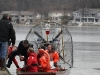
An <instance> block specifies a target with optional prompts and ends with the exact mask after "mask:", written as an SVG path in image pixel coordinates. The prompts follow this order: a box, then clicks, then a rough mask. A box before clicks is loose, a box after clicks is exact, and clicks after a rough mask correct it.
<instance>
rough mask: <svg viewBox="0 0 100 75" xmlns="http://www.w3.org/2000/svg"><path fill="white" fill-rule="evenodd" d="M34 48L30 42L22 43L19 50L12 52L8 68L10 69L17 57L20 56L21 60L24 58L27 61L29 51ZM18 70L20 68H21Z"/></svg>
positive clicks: (24, 41)
mask: <svg viewBox="0 0 100 75" xmlns="http://www.w3.org/2000/svg"><path fill="white" fill-rule="evenodd" d="M32 46H33V45H32V44H30V43H29V41H28V40H23V41H20V43H19V45H18V48H17V50H14V51H12V52H11V54H10V56H9V59H8V63H7V65H6V67H8V68H10V66H11V64H12V61H13V59H14V57H15V56H16V55H19V57H20V58H21V56H24V58H25V59H27V57H28V56H27V50H28V48H29V47H32ZM17 68H19V66H18V67H17Z"/></svg>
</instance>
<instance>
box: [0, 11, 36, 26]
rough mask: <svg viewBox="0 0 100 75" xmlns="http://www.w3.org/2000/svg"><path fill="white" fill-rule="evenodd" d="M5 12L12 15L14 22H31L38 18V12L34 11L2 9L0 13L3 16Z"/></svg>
mask: <svg viewBox="0 0 100 75" xmlns="http://www.w3.org/2000/svg"><path fill="white" fill-rule="evenodd" d="M4 13H8V14H9V15H10V17H11V18H12V23H21V24H30V23H33V22H34V20H35V19H36V14H35V12H32V11H2V12H1V14H0V15H1V16H2V15H3V14H4ZM1 16H0V17H1Z"/></svg>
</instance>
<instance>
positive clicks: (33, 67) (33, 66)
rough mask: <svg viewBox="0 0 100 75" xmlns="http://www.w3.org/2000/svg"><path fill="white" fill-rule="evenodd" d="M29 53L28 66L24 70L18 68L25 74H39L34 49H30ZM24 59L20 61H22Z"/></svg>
mask: <svg viewBox="0 0 100 75" xmlns="http://www.w3.org/2000/svg"><path fill="white" fill-rule="evenodd" d="M27 53H28V58H27V59H26V65H25V66H24V67H23V68H18V69H17V70H18V71H24V72H38V67H37V66H38V64H37V63H38V62H37V55H36V53H35V52H34V49H33V48H31V47H30V48H29V49H28V51H27ZM23 59H24V58H23ZM23 59H20V60H21V61H22V60H23Z"/></svg>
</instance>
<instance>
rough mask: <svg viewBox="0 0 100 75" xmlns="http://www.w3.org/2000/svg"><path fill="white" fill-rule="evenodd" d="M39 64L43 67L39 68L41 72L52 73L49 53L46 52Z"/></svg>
mask: <svg viewBox="0 0 100 75" xmlns="http://www.w3.org/2000/svg"><path fill="white" fill-rule="evenodd" d="M38 63H39V65H41V66H42V67H39V71H43V72H50V68H51V67H50V56H49V54H48V53H47V52H45V51H44V55H43V56H40V58H39V59H38Z"/></svg>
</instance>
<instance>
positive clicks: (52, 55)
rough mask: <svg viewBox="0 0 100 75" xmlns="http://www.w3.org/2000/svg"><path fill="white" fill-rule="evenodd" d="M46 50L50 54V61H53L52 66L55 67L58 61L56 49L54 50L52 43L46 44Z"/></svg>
mask: <svg viewBox="0 0 100 75" xmlns="http://www.w3.org/2000/svg"><path fill="white" fill-rule="evenodd" d="M45 51H46V52H48V53H49V55H50V61H53V63H54V67H57V62H58V61H59V59H60V58H59V54H58V52H57V51H55V49H54V47H53V45H52V44H48V46H47V50H45Z"/></svg>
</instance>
